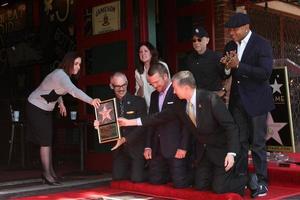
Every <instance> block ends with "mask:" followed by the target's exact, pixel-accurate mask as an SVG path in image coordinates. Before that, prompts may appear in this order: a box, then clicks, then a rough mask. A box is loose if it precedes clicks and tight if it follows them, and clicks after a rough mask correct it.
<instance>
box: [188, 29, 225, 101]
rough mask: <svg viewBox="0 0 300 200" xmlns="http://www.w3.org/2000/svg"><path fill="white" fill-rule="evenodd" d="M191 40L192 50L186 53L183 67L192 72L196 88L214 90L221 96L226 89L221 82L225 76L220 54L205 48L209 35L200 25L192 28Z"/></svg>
mask: <svg viewBox="0 0 300 200" xmlns="http://www.w3.org/2000/svg"><path fill="white" fill-rule="evenodd" d="M192 42H193V51H192V52H191V53H190V54H189V55H188V57H187V59H186V62H185V66H184V69H185V70H189V71H190V72H192V74H193V76H194V77H195V79H196V86H197V88H201V89H206V90H209V91H215V92H216V93H217V94H218V95H219V96H220V97H223V96H224V95H225V94H226V89H225V87H223V83H222V80H223V79H225V77H224V67H223V66H222V65H221V64H220V58H221V54H219V53H217V52H214V51H212V50H210V49H208V48H207V44H208V43H209V36H208V33H207V31H206V30H205V29H204V28H203V27H201V26H195V27H194V28H193V31H192ZM223 77H224V78H223Z"/></svg>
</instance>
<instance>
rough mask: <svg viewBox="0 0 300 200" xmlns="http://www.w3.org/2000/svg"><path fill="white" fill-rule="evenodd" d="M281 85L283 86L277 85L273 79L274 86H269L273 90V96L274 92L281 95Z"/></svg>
mask: <svg viewBox="0 0 300 200" xmlns="http://www.w3.org/2000/svg"><path fill="white" fill-rule="evenodd" d="M282 85H283V84H278V83H277V80H276V79H275V81H274V84H272V85H271V87H272V88H273V94H274V93H275V92H278V93H279V94H281V90H280V88H281V86H282Z"/></svg>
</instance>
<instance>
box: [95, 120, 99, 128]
mask: <svg viewBox="0 0 300 200" xmlns="http://www.w3.org/2000/svg"><path fill="white" fill-rule="evenodd" d="M99 125H100V123H99V121H98V120H94V128H95V129H98V128H99Z"/></svg>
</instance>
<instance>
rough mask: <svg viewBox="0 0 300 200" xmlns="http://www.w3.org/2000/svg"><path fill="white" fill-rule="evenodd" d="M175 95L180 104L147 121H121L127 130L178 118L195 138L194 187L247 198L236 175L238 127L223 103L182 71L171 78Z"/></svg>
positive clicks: (186, 72)
mask: <svg viewBox="0 0 300 200" xmlns="http://www.w3.org/2000/svg"><path fill="white" fill-rule="evenodd" d="M172 86H173V88H174V93H175V94H176V95H177V96H178V98H179V99H182V100H183V101H184V103H182V102H181V101H177V102H174V104H173V106H172V107H170V108H168V109H166V110H164V111H163V112H160V113H158V114H154V115H151V116H150V117H148V118H142V119H141V121H139V119H133V120H127V119H124V118H121V119H119V120H118V121H119V124H120V125H121V126H122V125H125V126H132V125H139V124H143V125H145V126H148V125H149V124H160V123H165V122H166V121H168V120H170V119H172V118H174V117H179V118H180V119H181V121H182V122H184V123H185V125H186V126H187V127H188V128H189V130H190V131H191V132H192V133H193V135H194V136H195V139H196V140H197V142H196V154H197V163H196V175H195V187H196V188H197V189H199V190H207V189H212V190H213V191H214V192H216V193H226V192H235V193H238V194H241V195H243V194H244V188H245V185H246V182H247V177H246V176H243V175H242V176H239V175H236V174H235V173H234V169H233V167H234V163H235V161H234V157H235V156H236V155H237V154H238V150H239V145H238V131H237V127H236V125H235V123H234V121H233V119H232V117H231V115H230V113H229V111H228V110H227V108H226V105H225V104H224V103H223V102H222V100H221V99H220V98H219V97H218V96H217V95H216V94H215V93H213V92H209V91H205V90H201V89H196V82H195V79H194V77H193V75H192V73H191V72H190V71H180V72H178V73H176V74H175V75H174V76H173V78H172Z"/></svg>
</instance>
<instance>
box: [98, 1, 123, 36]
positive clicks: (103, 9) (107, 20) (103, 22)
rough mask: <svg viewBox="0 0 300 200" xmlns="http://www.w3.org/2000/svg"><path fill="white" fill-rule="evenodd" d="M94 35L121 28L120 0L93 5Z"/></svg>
mask: <svg viewBox="0 0 300 200" xmlns="http://www.w3.org/2000/svg"><path fill="white" fill-rule="evenodd" d="M92 23H93V35H96V34H101V33H107V32H111V31H117V30H120V1H115V2H112V3H108V4H103V5H100V6H96V7H93V9H92Z"/></svg>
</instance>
